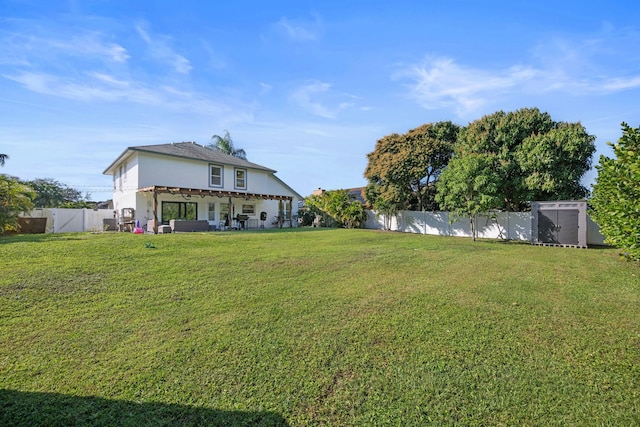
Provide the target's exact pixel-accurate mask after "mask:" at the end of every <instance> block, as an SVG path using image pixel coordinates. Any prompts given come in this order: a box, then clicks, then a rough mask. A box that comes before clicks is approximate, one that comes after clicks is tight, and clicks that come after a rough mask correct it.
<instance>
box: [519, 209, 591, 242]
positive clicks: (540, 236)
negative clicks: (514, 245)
mask: <svg viewBox="0 0 640 427" xmlns="http://www.w3.org/2000/svg"><path fill="white" fill-rule="evenodd" d="M531 243H533V244H535V245H549V246H571V247H579V248H586V247H587V202H585V201H579V200H562V201H555V202H532V203H531Z"/></svg>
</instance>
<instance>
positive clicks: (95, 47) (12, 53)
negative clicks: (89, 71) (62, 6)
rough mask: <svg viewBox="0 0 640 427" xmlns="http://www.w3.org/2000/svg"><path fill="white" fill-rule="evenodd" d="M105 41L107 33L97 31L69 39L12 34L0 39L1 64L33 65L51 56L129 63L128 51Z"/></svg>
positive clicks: (56, 36) (78, 34) (69, 37)
mask: <svg viewBox="0 0 640 427" xmlns="http://www.w3.org/2000/svg"><path fill="white" fill-rule="evenodd" d="M105 38H106V37H105V35H104V34H102V33H100V32H97V31H84V32H83V31H80V32H78V33H75V34H72V35H69V36H68V37H62V36H60V35H59V34H55V35H47V34H45V35H37V34H31V33H26V32H25V33H10V34H9V35H8V36H6V37H3V38H2V39H1V40H0V46H1V49H2V50H1V52H2V59H0V63H4V64H10V65H18V66H30V65H34V64H37V63H39V62H46V61H47V58H50V57H52V56H53V57H56V58H59V57H61V56H66V57H72V58H81V59H83V60H86V59H88V58H89V59H98V60H101V61H104V62H105V63H126V62H127V60H128V59H129V58H130V56H129V53H128V52H127V49H125V48H124V47H123V46H121V45H120V44H118V43H113V42H109V41H105Z"/></svg>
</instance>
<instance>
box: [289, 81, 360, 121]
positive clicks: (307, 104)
mask: <svg viewBox="0 0 640 427" xmlns="http://www.w3.org/2000/svg"><path fill="white" fill-rule="evenodd" d="M330 90H331V85H330V84H329V83H324V82H319V81H314V82H311V83H308V84H306V85H304V86H300V87H298V88H297V89H296V90H295V91H293V93H292V94H291V99H292V100H293V101H294V102H296V103H297V104H298V105H299V106H300V107H302V108H303V109H305V110H307V111H309V112H310V113H312V114H314V115H316V116H320V117H324V118H326V119H335V118H336V117H337V115H338V113H340V112H341V111H343V110H345V109H347V108H350V107H352V106H353V105H354V104H353V102H338V103H337V105H336V106H333V107H331V106H328V105H325V104H323V103H322V102H321V101H322V100H325V99H327V98H330V99H331V101H333V102H334V103H335V102H336V101H335V100H334V99H335V97H336V95H334V94H333V93H330ZM337 96H338V97H341V95H337ZM328 102H329V100H326V101H325V103H328Z"/></svg>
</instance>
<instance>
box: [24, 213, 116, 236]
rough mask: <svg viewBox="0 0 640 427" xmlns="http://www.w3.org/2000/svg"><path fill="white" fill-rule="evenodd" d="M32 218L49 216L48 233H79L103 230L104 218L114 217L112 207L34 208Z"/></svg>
mask: <svg viewBox="0 0 640 427" xmlns="http://www.w3.org/2000/svg"><path fill="white" fill-rule="evenodd" d="M23 216H25V217H31V218H47V228H46V232H47V233H77V232H82V231H103V230H104V228H103V227H104V226H103V221H102V220H103V219H105V218H113V210H112V209H98V210H93V209H61V208H44V209H34V210H32V211H31V213H30V215H23Z"/></svg>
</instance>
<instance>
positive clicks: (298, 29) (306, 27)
mask: <svg viewBox="0 0 640 427" xmlns="http://www.w3.org/2000/svg"><path fill="white" fill-rule="evenodd" d="M275 26H276V28H278V29H279V30H280V31H281V32H283V33H284V34H285V35H286V36H287V37H288V38H289V39H291V40H293V41H296V42H307V41H314V40H318V39H319V38H320V32H321V30H320V27H321V25H320V20H319V18H318V17H317V16H316V17H315V20H314V21H312V22H309V21H306V22H305V21H301V20H295V21H292V20H290V19H289V18H287V17H282V18H280V20H279V21H278V22H277V23H276V24H275Z"/></svg>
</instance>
